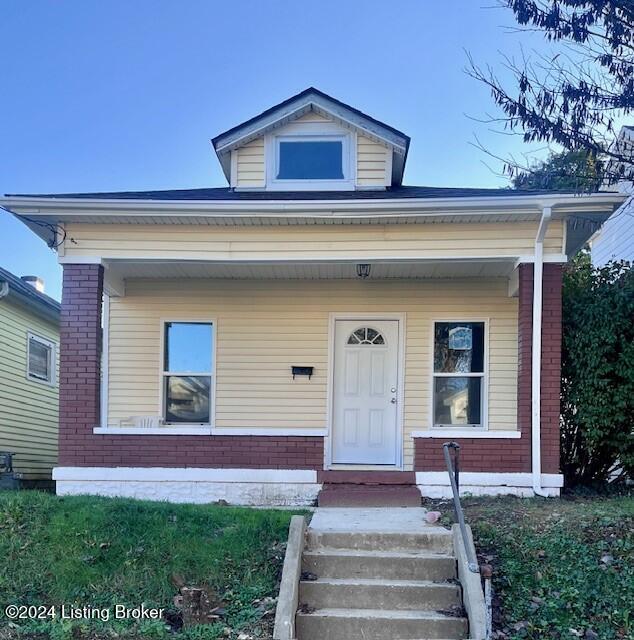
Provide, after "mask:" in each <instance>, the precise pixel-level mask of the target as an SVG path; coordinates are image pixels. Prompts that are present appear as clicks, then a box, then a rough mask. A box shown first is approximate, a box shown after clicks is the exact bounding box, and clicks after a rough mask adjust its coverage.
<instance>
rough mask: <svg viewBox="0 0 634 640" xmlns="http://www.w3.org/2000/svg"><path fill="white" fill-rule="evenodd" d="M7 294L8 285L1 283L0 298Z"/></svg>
mask: <svg viewBox="0 0 634 640" xmlns="http://www.w3.org/2000/svg"><path fill="white" fill-rule="evenodd" d="M8 293H9V283H8V282H3V283H2V284H0V298H4V297H5V296H6V295H7V294H8Z"/></svg>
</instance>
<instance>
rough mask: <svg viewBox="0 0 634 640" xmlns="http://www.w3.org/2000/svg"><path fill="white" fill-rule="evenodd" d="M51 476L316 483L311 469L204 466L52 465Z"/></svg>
mask: <svg viewBox="0 0 634 640" xmlns="http://www.w3.org/2000/svg"><path fill="white" fill-rule="evenodd" d="M53 480H91V481H92V480H116V481H129V482H172V481H175V482H237V483H245V482H249V483H252V482H257V483H271V482H272V483H278V482H293V483H316V482H317V472H316V471H313V470H310V469H249V468H246V469H203V468H195V467H182V468H174V467H55V468H54V469H53Z"/></svg>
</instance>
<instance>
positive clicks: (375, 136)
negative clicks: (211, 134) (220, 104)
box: [213, 89, 409, 191]
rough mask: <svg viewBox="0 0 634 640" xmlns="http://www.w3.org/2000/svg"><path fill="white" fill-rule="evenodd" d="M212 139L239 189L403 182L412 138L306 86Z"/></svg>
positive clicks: (331, 188)
mask: <svg viewBox="0 0 634 640" xmlns="http://www.w3.org/2000/svg"><path fill="white" fill-rule="evenodd" d="M213 144H214V148H215V149H216V153H217V155H218V158H219V160H220V163H221V165H222V167H223V170H224V172H225V175H226V176H227V179H228V180H229V182H230V184H231V186H232V187H233V188H235V189H237V190H243V189H252V190H266V191H300V190H308V191H310V190H315V191H340V190H342V191H344V190H345V191H350V190H355V189H385V188H386V187H389V186H394V185H398V184H400V183H401V181H402V176H403V169H404V165H405V159H406V155H407V149H408V146H409V138H408V137H407V136H405V135H404V134H402V133H401V132H399V131H397V130H396V129H393V128H392V127H389V126H388V125H385V124H383V123H381V122H379V121H377V120H374V119H373V118H370V117H369V116H367V115H365V114H363V113H361V112H360V111H358V110H356V109H353V108H352V107H349V106H348V105H345V104H343V103H341V102H339V101H337V100H335V99H334V98H331V97H330V96H327V95H326V94H323V93H321V92H320V91H317V90H316V89H307V90H306V91H304V92H302V93H301V94H298V95H297V96H294V97H293V98H290V99H289V100H287V101H285V102H284V103H281V104H279V105H277V106H276V107H273V108H272V109H269V110H267V111H265V112H264V113H262V114H260V115H259V116H256V117H255V118H253V119H251V120H249V121H247V122H245V123H243V124H241V125H238V126H237V127H234V128H233V129H230V130H229V131H227V132H225V133H223V134H221V135H219V136H217V137H216V138H214V140H213Z"/></svg>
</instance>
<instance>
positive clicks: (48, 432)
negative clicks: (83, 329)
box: [0, 268, 60, 487]
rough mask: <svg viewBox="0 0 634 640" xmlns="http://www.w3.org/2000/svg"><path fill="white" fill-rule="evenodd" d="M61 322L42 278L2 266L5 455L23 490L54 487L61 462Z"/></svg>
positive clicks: (1, 427) (1, 437)
mask: <svg viewBox="0 0 634 640" xmlns="http://www.w3.org/2000/svg"><path fill="white" fill-rule="evenodd" d="M59 318H60V304H59V302H57V301H55V300H53V299H52V298H49V296H47V295H45V294H44V293H43V283H42V281H41V280H40V279H39V278H36V277H34V276H24V277H23V278H18V277H17V276H15V275H13V274H12V273H10V272H9V271H7V270H6V269H2V268H0V451H1V452H6V453H11V454H13V470H14V472H15V474H16V477H17V479H18V484H19V486H23V487H25V486H28V487H33V486H35V487H43V486H47V485H50V484H51V471H52V469H53V467H54V466H55V465H56V464H57V427H58V389H59V387H58V382H57V377H58V371H57V364H58V347H59Z"/></svg>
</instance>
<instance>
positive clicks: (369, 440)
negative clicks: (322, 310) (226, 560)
mask: <svg viewBox="0 0 634 640" xmlns="http://www.w3.org/2000/svg"><path fill="white" fill-rule="evenodd" d="M398 332H399V323H398V320H337V321H335V345H334V346H335V348H334V360H335V362H334V381H333V384H334V390H333V425H332V462H333V464H385V465H395V464H397V461H398V456H397V445H398V437H397V415H398V412H397V402H398V384H399V383H400V381H399V380H398V369H399V367H398V339H399V336H398Z"/></svg>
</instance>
